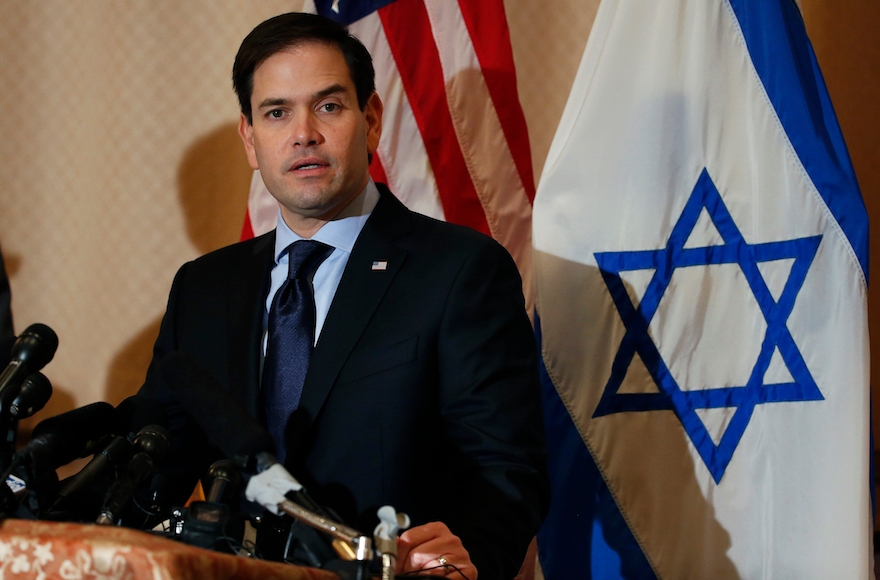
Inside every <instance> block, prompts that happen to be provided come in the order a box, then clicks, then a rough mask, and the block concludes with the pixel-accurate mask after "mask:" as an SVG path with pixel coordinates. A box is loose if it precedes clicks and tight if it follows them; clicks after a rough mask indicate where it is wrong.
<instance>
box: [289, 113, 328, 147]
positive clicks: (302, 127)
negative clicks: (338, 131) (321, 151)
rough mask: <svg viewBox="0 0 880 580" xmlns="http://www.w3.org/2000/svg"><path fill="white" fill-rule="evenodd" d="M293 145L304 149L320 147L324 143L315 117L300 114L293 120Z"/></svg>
mask: <svg viewBox="0 0 880 580" xmlns="http://www.w3.org/2000/svg"><path fill="white" fill-rule="evenodd" d="M292 136H293V144H294V145H299V146H302V147H308V146H310V145H319V144H321V143H322V142H323V141H324V138H323V136H322V135H321V131H320V129H319V128H318V120H317V119H316V118H315V116H314V115H311V114H308V113H300V114H298V115H296V116H295V117H294V120H293V134H292Z"/></svg>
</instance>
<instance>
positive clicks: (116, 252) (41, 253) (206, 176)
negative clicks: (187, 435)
mask: <svg viewBox="0 0 880 580" xmlns="http://www.w3.org/2000/svg"><path fill="white" fill-rule="evenodd" d="M597 4H598V3H597V1H596V0H556V1H554V2H552V3H546V2H537V1H536V0H505V5H506V7H507V10H508V18H509V21H510V26H511V37H512V40H513V48H514V56H515V58H516V61H517V68H518V73H519V77H520V83H519V84H520V96H521V98H522V101H523V106H524V109H525V112H526V117H527V121H528V124H529V130H530V135H531V141H532V154H533V159H534V163H535V173H536V175H540V170H541V168H542V167H543V163H544V159H545V157H546V154H547V149H548V148H549V146H550V140H551V139H552V136H553V132H554V131H555V128H556V123H557V121H558V119H559V116H560V114H561V112H562V108H563V106H564V104H565V99H566V97H567V95H568V90H569V87H570V85H571V82H572V78H573V75H574V72H575V70H576V68H577V65H578V61H579V58H580V55H581V53H582V51H583V47H584V44H585V42H586V38H587V36H588V34H589V28H590V25H591V23H592V19H593V16H594V14H595V9H596V6H597ZM800 4H801V6H802V7H803V10H804V17H805V19H806V21H807V27H808V30H809V33H810V36H811V38H812V39H813V42H814V45H815V48H816V52H817V54H818V58H819V62H820V64H821V65H822V67H823V71H824V73H825V77H826V80H827V82H828V85H829V90H830V92H831V96H832V99H833V101H834V104H835V106H836V108H837V112H838V115H839V117H840V122H841V125H842V126H843V131H844V135H845V137H846V139H847V143H848V144H849V147H850V152H851V153H852V157H853V160H854V162H855V165H856V172H857V174H858V176H859V180H860V183H861V186H862V190H863V194H864V197H865V201H866V203H867V205H868V208H869V211H870V213H871V215H872V216H874V215H877V213H878V212H880V169H878V167H880V144H878V143H880V141H878V140H877V138H876V137H875V134H876V133H877V132H878V131H880V107H878V105H877V103H878V102H880V46H878V41H877V38H880V34H877V32H876V31H877V30H880V5H878V3H877V2H876V1H872V0H837V1H834V2H832V1H830V0H802V1H801V2H800ZM301 5H302V1H301V0H260V1H259V2H254V1H250V0H187V1H186V2H179V1H177V0H152V1H151V2H118V1H117V2H111V1H109V0H80V1H78V2H69V1H68V0H41V1H39V2H37V1H33V0H32V1H22V2H13V1H12V0H0V87H2V88H0V111H2V115H0V135H2V138H0V246H2V250H3V254H4V256H5V257H6V260H7V266H8V268H9V271H10V272H9V273H10V275H11V284H12V292H13V311H14V316H15V325H16V330H18V331H20V330H22V329H23V328H24V327H26V326H27V325H28V324H31V323H33V322H44V323H46V324H48V325H49V326H51V327H52V328H54V329H55V330H56V331H57V332H58V335H59V337H60V346H59V349H58V353H57V355H56V357H55V360H54V361H53V362H52V363H51V364H50V365H49V366H48V367H47V368H46V374H47V376H49V378H50V379H51V381H52V383H53V385H54V387H55V395H54V396H53V398H52V400H51V401H50V405H49V408H48V409H47V410H46V411H43V413H41V414H40V415H38V416H37V419H40V418H42V417H46V416H48V414H49V413H53V412H61V411H64V410H66V409H69V408H72V407H74V406H79V405H83V404H86V403H89V402H92V401H96V400H107V401H109V402H111V403H114V404H115V403H118V402H119V401H121V400H122V399H123V398H125V397H126V396H128V395H130V394H132V393H133V392H134V391H135V390H136V389H137V387H138V386H139V385H140V381H141V380H142V378H143V374H144V370H145V368H146V365H147V362H148V361H149V355H150V352H149V349H150V347H151V344H152V341H153V339H154V338H155V334H156V332H157V328H158V323H159V319H160V317H161V316H162V313H163V312H164V308H165V300H166V298H167V293H168V289H169V287H170V284H171V279H172V277H173V275H174V272H175V271H176V270H177V268H178V266H179V265H180V264H181V263H182V262H184V261H185V260H189V259H192V258H194V257H196V256H198V255H200V254H202V253H205V252H207V251H209V250H211V249H213V248H217V247H219V246H222V245H225V244H227V243H231V242H233V241H235V240H236V239H238V235H239V232H240V228H241V223H242V219H243V215H244V209H245V200H246V197H247V188H248V181H249V178H250V170H249V169H248V167H247V163H246V161H245V158H244V155H243V153H242V151H241V146H240V144H239V142H238V137H237V135H236V132H235V124H236V122H237V118H238V112H237V105H236V101H235V97H234V95H233V93H232V90H231V87H230V81H229V70H230V67H231V64H232V59H233V57H234V55H235V51H236V49H237V47H238V44H239V42H240V41H241V39H242V38H243V37H244V35H245V34H247V32H248V31H249V30H250V29H251V28H252V27H253V26H254V25H256V24H257V23H258V22H260V21H261V20H263V19H264V18H266V17H268V16H271V15H273V14H277V13H280V12H284V11H287V10H291V9H296V8H297V7H299V6H301ZM876 239H877V238H876V237H875V239H874V240H872V242H873V243H872V246H873V245H875V244H876ZM872 253H873V255H874V259H872V262H873V263H874V268H873V269H874V271H875V275H877V272H878V271H880V270H878V267H877V265H876V264H877V257H878V256H880V252H878V251H874V252H872ZM876 288H877V285H876V284H875V285H874V291H872V292H871V302H872V304H877V303H880V302H878V300H880V296H877V291H876ZM877 310H878V309H877V308H873V309H872V310H871V314H872V316H871V325H872V329H876V328H877V325H878V324H880V318H878V316H880V315H877ZM874 351H875V352H877V351H878V349H874ZM875 367H877V368H880V367H878V366H877V365H875ZM875 377H876V374H875ZM874 383H875V384H876V383H878V381H877V380H876V379H875V380H874ZM875 401H880V397H878V396H875ZM875 404H880V403H875ZM877 411H880V407H877V409H875V415H878V416H880V414H878V412H877Z"/></svg>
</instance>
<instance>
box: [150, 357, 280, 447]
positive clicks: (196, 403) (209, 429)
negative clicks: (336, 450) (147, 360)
mask: <svg viewBox="0 0 880 580" xmlns="http://www.w3.org/2000/svg"><path fill="white" fill-rule="evenodd" d="M159 374H160V376H161V377H162V380H163V381H164V383H165V385H166V387H167V388H168V389H169V390H170V391H171V392H172V393H174V394H175V395H176V396H177V398H178V400H179V401H180V403H181V404H182V405H183V406H184V408H186V410H187V412H188V413H189V415H190V416H191V417H192V418H193V420H194V421H195V422H196V423H197V424H198V425H199V427H201V428H202V431H204V432H205V434H206V435H207V436H208V438H209V439H210V440H211V442H212V443H213V444H214V445H216V446H217V447H218V448H219V449H220V451H221V452H223V454H224V455H226V457H229V458H235V457H241V456H248V457H251V456H254V455H256V454H258V453H262V452H269V453H272V452H274V448H275V444H274V442H273V441H272V436H271V435H269V432H268V431H266V429H264V428H263V427H262V426H261V425H260V424H259V422H258V421H257V420H256V419H255V418H253V417H252V416H251V415H250V414H248V412H247V411H246V410H245V409H244V407H243V406H242V404H241V403H240V402H239V401H238V400H237V399H235V397H233V396H232V393H230V392H229V391H228V390H226V389H225V388H223V386H222V385H220V383H218V382H217V380H216V379H215V378H214V377H213V376H212V375H211V373H210V372H209V371H208V370H207V369H206V368H205V367H204V366H202V364H201V363H199V362H198V361H197V360H196V359H194V358H193V357H191V356H190V355H188V354H186V353H182V352H173V353H169V354H167V355H165V357H163V358H162V360H161V361H160V362H159Z"/></svg>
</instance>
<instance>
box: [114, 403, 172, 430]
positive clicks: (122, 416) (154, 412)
mask: <svg viewBox="0 0 880 580" xmlns="http://www.w3.org/2000/svg"><path fill="white" fill-rule="evenodd" d="M147 425H160V426H162V427H164V428H166V429H167V428H168V414H167V413H166V412H165V406H164V405H163V404H162V403H160V402H159V401H157V400H156V399H151V398H150V397H146V396H144V395H132V396H131V397H128V398H127V399H125V400H124V401H122V402H121V403H119V405H117V406H116V410H115V411H114V413H113V426H112V433H113V434H114V435H119V436H121V437H126V438H127V439H128V440H129V441H132V440H134V437H135V435H136V434H137V433H138V432H139V431H140V430H141V429H143V428H144V427H146V426H147Z"/></svg>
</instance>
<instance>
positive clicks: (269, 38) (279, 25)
mask: <svg viewBox="0 0 880 580" xmlns="http://www.w3.org/2000/svg"><path fill="white" fill-rule="evenodd" d="M309 42H317V43H324V44H330V45H335V46H337V47H338V48H339V50H341V51H342V55H343V56H344V57H345V63H346V64H347V65H348V72H349V74H350V75H351V80H352V81H353V82H354V87H355V91H356V92H357V99H358V106H359V107H360V108H361V110H362V111H363V110H364V109H365V108H366V106H367V101H368V100H369V98H370V95H372V94H373V92H374V91H375V90H376V81H375V76H376V75H375V71H374V70H373V59H372V58H371V57H370V53H369V52H368V51H367V49H366V48H365V47H364V45H363V44H361V41H360V40H358V39H357V38H355V37H354V36H352V35H351V34H350V33H349V32H348V30H346V29H345V27H343V26H342V25H340V24H337V23H336V22H334V21H332V20H330V19H329V18H326V17H324V16H319V15H317V14H306V13H303V12H290V13H287V14H280V15H278V16H275V17H273V18H270V19H269V20H266V21H265V22H263V23H261V24H258V25H257V27H256V28H254V29H253V30H252V31H251V33H250V34H248V35H247V36H246V37H245V39H244V40H243V41H242V42H241V46H240V47H239V49H238V54H236V55H235V63H234V64H233V65H232V87H233V88H234V89H235V93H236V94H237V95H238V103H239V106H240V107H241V112H242V113H244V115H245V117H247V120H248V123H252V122H253V117H252V111H251V95H252V94H253V92H254V71H255V70H256V69H257V67H258V66H260V64H262V63H263V61H264V60H266V59H267V58H269V57H270V56H272V55H273V54H275V53H277V52H280V51H282V50H284V49H286V48H290V47H292V46H296V45H299V44H303V43H309Z"/></svg>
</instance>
